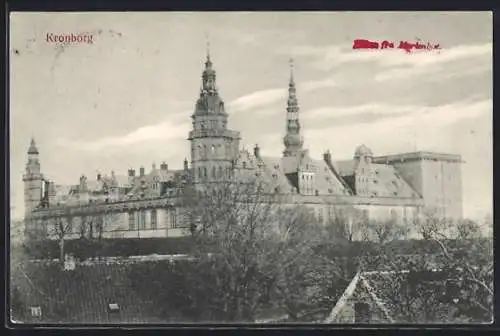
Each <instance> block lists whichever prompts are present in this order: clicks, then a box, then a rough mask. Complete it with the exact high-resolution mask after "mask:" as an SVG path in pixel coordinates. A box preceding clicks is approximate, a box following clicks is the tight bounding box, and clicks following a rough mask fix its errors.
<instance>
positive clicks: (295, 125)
mask: <svg viewBox="0 0 500 336" xmlns="http://www.w3.org/2000/svg"><path fill="white" fill-rule="evenodd" d="M286 111H287V114H286V135H285V137H284V138H283V143H284V145H285V151H284V152H283V154H284V155H285V156H291V155H294V154H295V153H297V152H298V151H300V150H301V149H302V144H303V141H302V138H301V136H300V122H299V105H298V101H297V90H296V88H295V80H294V64H293V59H290V82H289V83H288V100H287V107H286Z"/></svg>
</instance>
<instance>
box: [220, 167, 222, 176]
mask: <svg viewBox="0 0 500 336" xmlns="http://www.w3.org/2000/svg"><path fill="white" fill-rule="evenodd" d="M219 178H222V167H219Z"/></svg>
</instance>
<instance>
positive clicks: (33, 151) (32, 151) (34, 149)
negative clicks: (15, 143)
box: [28, 137, 39, 154]
mask: <svg viewBox="0 0 500 336" xmlns="http://www.w3.org/2000/svg"><path fill="white" fill-rule="evenodd" d="M28 154H39V153H38V148H37V147H36V142H35V138H34V137H31V143H30V147H29V148H28Z"/></svg>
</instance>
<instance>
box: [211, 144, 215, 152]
mask: <svg viewBox="0 0 500 336" xmlns="http://www.w3.org/2000/svg"><path fill="white" fill-rule="evenodd" d="M211 150H212V154H215V146H214V145H212V147H211Z"/></svg>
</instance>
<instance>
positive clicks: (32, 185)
mask: <svg viewBox="0 0 500 336" xmlns="http://www.w3.org/2000/svg"><path fill="white" fill-rule="evenodd" d="M23 182H24V209H25V216H26V217H29V215H30V214H31V212H32V211H33V210H34V209H36V208H37V207H38V206H39V205H40V202H41V201H42V186H43V175H42V174H41V172H40V161H39V152H38V148H37V147H36V143H35V139H33V138H32V139H31V144H30V147H29V148H28V162H27V163H26V172H25V174H23Z"/></svg>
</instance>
